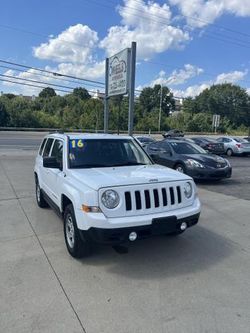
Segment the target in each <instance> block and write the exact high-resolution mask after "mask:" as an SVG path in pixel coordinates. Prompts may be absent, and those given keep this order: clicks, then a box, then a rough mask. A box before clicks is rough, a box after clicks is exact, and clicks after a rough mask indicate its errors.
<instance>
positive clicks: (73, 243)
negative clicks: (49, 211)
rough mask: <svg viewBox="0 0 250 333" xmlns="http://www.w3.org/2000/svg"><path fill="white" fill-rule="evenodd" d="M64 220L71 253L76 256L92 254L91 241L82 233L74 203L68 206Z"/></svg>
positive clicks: (66, 239) (67, 243) (68, 247)
mask: <svg viewBox="0 0 250 333" xmlns="http://www.w3.org/2000/svg"><path fill="white" fill-rule="evenodd" d="M63 221H64V237H65V243H66V246H67V249H68V251H69V254H70V255H71V256H72V257H74V258H82V257H86V256H88V255H90V253H91V247H90V241H89V240H88V239H87V238H85V237H84V235H81V234H80V231H79V229H78V227H77V224H76V218H75V212H74V208H73V205H72V204H70V205H68V206H67V207H66V209H65V212H64V218H63Z"/></svg>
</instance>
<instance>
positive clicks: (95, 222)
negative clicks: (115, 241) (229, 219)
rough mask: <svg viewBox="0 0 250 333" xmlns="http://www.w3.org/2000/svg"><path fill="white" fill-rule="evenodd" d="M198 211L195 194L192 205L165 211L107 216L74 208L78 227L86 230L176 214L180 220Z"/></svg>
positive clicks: (143, 222) (146, 223)
mask: <svg viewBox="0 0 250 333" xmlns="http://www.w3.org/2000/svg"><path fill="white" fill-rule="evenodd" d="M200 211H201V204H200V200H199V198H198V196H197V195H196V196H195V198H194V201H193V203H192V205H190V206H187V207H180V208H178V209H174V210H170V211H167V212H158V213H153V214H145V215H133V216H124V217H112V218H108V217H106V216H105V215H104V214H103V213H84V212H83V211H82V210H80V209H76V210H75V215H76V222H77V226H78V229H79V230H85V231H88V230H89V229H91V228H98V229H117V228H135V227H141V226H150V225H151V224H152V221H153V220H154V219H157V218H158V219H159V218H167V217H171V216H176V218H177V220H180V219H184V218H188V217H190V216H193V215H196V214H198V213H200Z"/></svg>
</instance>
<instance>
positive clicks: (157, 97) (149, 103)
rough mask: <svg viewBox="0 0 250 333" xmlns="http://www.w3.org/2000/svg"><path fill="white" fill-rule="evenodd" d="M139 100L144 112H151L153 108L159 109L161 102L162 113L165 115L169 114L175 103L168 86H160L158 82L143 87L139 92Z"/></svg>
mask: <svg viewBox="0 0 250 333" xmlns="http://www.w3.org/2000/svg"><path fill="white" fill-rule="evenodd" d="M139 101H140V103H141V106H142V108H143V110H144V111H145V112H151V111H152V110H153V109H158V110H159V108H160V104H161V109H162V114H163V115H166V116H168V115H169V111H171V110H172V109H173V108H174V105H175V101H174V98H173V94H172V93H171V92H170V90H169V89H168V87H161V85H160V84H156V85H155V86H154V87H153V88H151V87H146V88H144V89H143V90H142V92H141V94H140V97H139ZM145 112H144V115H145Z"/></svg>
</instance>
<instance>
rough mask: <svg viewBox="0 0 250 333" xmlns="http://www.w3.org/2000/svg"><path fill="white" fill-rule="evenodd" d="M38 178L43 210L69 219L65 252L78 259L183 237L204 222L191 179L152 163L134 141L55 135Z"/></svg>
mask: <svg viewBox="0 0 250 333" xmlns="http://www.w3.org/2000/svg"><path fill="white" fill-rule="evenodd" d="M34 172H35V183H36V199H37V203H38V205H39V206H40V207H46V206H48V204H49V205H50V206H51V207H52V208H54V209H55V210H56V211H57V212H58V213H59V214H60V216H62V217H63V221H64V235H65V242H66V245H67V249H68V251H69V253H70V254H71V255H72V256H73V257H76V258H80V257H82V256H85V255H87V254H89V253H90V250H91V248H92V246H91V245H93V244H94V242H96V241H97V242H102V243H107V244H111V245H121V244H127V243H129V242H131V241H134V240H136V239H141V238H145V237H149V236H152V235H159V234H176V235H177V234H180V233H182V232H183V231H184V230H185V229H186V228H188V227H191V226H193V225H195V224H196V223H197V222H198V219H199V215H200V201H199V199H198V196H197V191H196V186H195V184H194V181H193V179H192V178H190V177H189V176H187V175H185V174H182V173H179V172H177V171H174V170H171V169H169V168H166V167H163V166H160V165H157V164H154V163H153V162H152V160H151V159H150V157H149V156H148V155H147V154H146V153H145V152H144V150H143V149H142V148H141V146H140V145H139V144H138V142H137V141H136V140H135V139H133V138H132V137H128V136H116V135H109V134H72V133H70V134H61V133H54V134H49V135H47V136H46V137H45V138H44V140H43V141H42V144H41V146H40V149H39V152H38V155H37V157H36V163H35V169H34Z"/></svg>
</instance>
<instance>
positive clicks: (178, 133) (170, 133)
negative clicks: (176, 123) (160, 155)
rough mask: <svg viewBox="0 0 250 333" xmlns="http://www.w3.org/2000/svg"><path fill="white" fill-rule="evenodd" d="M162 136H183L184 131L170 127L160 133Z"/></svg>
mask: <svg viewBox="0 0 250 333" xmlns="http://www.w3.org/2000/svg"><path fill="white" fill-rule="evenodd" d="M162 136H163V137H164V138H175V137H183V136H184V133H183V132H182V131H180V130H178V129H172V130H169V131H168V132H165V133H163V134H162Z"/></svg>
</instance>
